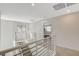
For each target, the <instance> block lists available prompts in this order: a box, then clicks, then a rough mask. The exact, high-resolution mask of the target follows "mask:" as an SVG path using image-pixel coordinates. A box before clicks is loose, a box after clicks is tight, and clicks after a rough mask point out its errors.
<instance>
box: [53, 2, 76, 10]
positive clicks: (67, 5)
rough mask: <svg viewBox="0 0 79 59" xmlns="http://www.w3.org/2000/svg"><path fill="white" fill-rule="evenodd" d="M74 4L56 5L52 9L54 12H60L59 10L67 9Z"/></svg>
mask: <svg viewBox="0 0 79 59" xmlns="http://www.w3.org/2000/svg"><path fill="white" fill-rule="evenodd" d="M74 4H76V3H58V4H56V5H54V6H53V8H54V9H55V10H60V9H63V8H66V7H69V6H71V5H74Z"/></svg>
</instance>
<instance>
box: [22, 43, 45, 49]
mask: <svg viewBox="0 0 79 59" xmlns="http://www.w3.org/2000/svg"><path fill="white" fill-rule="evenodd" d="M42 43H44V42H42ZM42 43H40V44H38V45H35V46H33V47H31V48H30V49H32V48H34V47H36V46H39V45H41V44H42ZM27 49H28V48H27ZM22 50H26V48H24V49H22Z"/></svg>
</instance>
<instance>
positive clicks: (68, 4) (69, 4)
mask: <svg viewBox="0 0 79 59" xmlns="http://www.w3.org/2000/svg"><path fill="white" fill-rule="evenodd" d="M74 4H76V3H67V6H71V5H74Z"/></svg>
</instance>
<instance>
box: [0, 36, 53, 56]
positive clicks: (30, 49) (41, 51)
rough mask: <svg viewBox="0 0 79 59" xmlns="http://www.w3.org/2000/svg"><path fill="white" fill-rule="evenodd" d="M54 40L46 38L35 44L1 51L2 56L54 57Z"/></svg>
mask: <svg viewBox="0 0 79 59" xmlns="http://www.w3.org/2000/svg"><path fill="white" fill-rule="evenodd" d="M51 42H52V39H51V38H50V37H49V38H45V39H42V40H38V41H35V42H31V43H28V44H26V45H23V46H18V47H14V48H10V49H6V50H3V51H0V55H1V56H10V55H11V56H52V55H53V52H54V50H53V48H52V45H51Z"/></svg>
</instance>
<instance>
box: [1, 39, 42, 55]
mask: <svg viewBox="0 0 79 59" xmlns="http://www.w3.org/2000/svg"><path fill="white" fill-rule="evenodd" d="M39 41H42V40H38V41H34V42H32V43H28V44H26V45H22V46H18V47H13V48H9V49H6V50H2V51H0V54H1V53H7V52H10V51H13V50H16V49H18V48H23V47H25V46H28V45H30V44H33V43H35V42H39Z"/></svg>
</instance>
